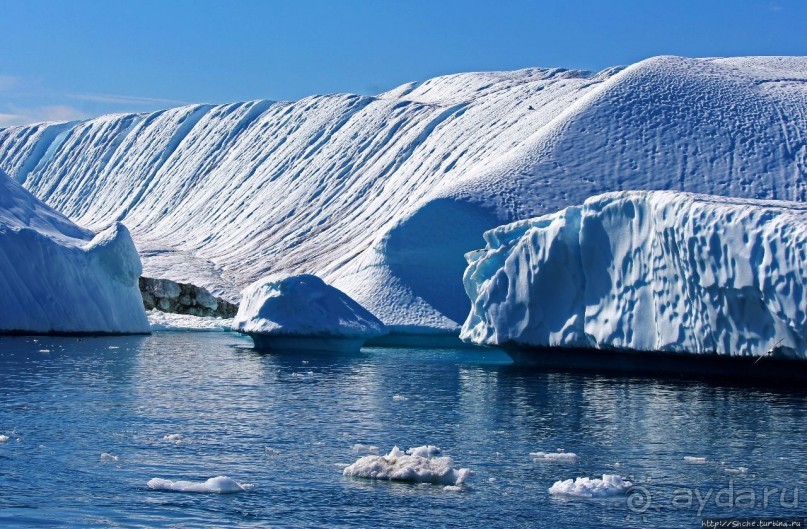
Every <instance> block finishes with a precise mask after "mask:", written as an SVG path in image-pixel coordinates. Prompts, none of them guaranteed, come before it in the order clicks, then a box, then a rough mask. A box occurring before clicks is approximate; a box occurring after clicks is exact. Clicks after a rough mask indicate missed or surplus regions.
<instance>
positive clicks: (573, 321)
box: [461, 191, 807, 368]
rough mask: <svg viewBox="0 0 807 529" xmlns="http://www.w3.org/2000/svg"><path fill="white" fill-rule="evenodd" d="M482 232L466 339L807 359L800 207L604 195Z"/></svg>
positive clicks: (469, 279) (805, 241)
mask: <svg viewBox="0 0 807 529" xmlns="http://www.w3.org/2000/svg"><path fill="white" fill-rule="evenodd" d="M484 237H485V240H486V241H487V245H486V247H485V249H484V250H480V251H476V252H471V253H469V254H468V256H467V258H468V261H469V266H468V269H467V270H466V272H465V276H464V284H465V288H466V291H467V293H468V295H469V297H470V298H471V300H472V310H471V312H470V314H469V315H468V318H467V320H466V321H465V324H464V326H463V329H462V334H461V337H462V338H463V339H465V340H470V341H473V342H474V343H478V344H486V345H503V346H516V347H518V346H525V347H562V348H583V349H607V350H617V351H618V350H629V351H638V352H642V351H651V352H668V353H695V354H700V355H709V356H715V355H716V356H729V357H745V358H757V359H759V358H760V357H763V358H762V361H760V362H759V363H758V364H756V365H757V366H764V365H766V364H767V363H769V361H768V360H766V359H765V358H767V357H772V358H783V359H798V360H804V359H806V358H807V297H805V296H804V292H805V291H806V290H807V275H805V273H804V270H806V269H807V205H805V204H802V203H796V202H786V201H760V200H750V199H737V198H723V197H715V196H709V195H698V194H690V193H677V192H670V191H657V192H638V191H634V192H618V193H607V194H603V195H600V196H596V197H592V198H590V199H588V200H586V201H585V203H583V205H582V206H572V207H569V208H566V209H564V210H562V211H559V212H557V213H553V214H550V215H545V216H542V217H538V218H535V219H531V220H525V221H520V222H516V223H513V224H508V225H506V226H502V227H499V228H496V229H494V230H490V231H488V232H486V233H485V234H484ZM678 356H680V355H678ZM760 368H761V367H760Z"/></svg>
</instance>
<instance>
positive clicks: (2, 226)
mask: <svg viewBox="0 0 807 529" xmlns="http://www.w3.org/2000/svg"><path fill="white" fill-rule="evenodd" d="M140 272H141V265H140V257H139V256H138V254H137V250H136V249H135V246H134V243H133V241H132V238H131V236H130V235H129V231H128V230H127V229H126V227H125V226H124V225H123V224H121V223H119V222H118V223H114V224H113V225H112V226H110V227H108V228H106V229H104V230H102V231H100V232H99V233H97V234H95V233H93V232H91V231H88V230H85V229H83V228H80V227H78V226H76V225H75V224H73V223H72V222H71V221H70V220H68V219H67V218H66V217H64V216H63V215H61V214H59V213H57V212H56V211H54V210H53V209H51V208H50V207H48V206H47V205H45V204H44V203H43V202H41V201H40V200H39V199H37V198H35V197H34V196H33V195H31V194H30V193H29V192H28V191H26V190H25V189H23V188H22V187H21V186H20V185H19V184H18V183H17V182H15V181H13V180H12V179H11V178H10V177H9V176H8V175H6V174H5V173H3V172H2V171H0V292H3V296H2V299H0V333H88V334H89V333H91V334H94V333H105V334H129V333H148V332H150V330H149V324H148V321H147V320H146V314H145V311H144V309H143V302H142V299H141V297H140V290H139V289H138V286H137V280H138V277H139V276H140Z"/></svg>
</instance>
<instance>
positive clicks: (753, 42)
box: [0, 0, 807, 126]
mask: <svg viewBox="0 0 807 529" xmlns="http://www.w3.org/2000/svg"><path fill="white" fill-rule="evenodd" d="M0 42H2V51H0V126H3V125H9V124H14V123H22V122H29V121H34V120H44V119H74V118H81V117H88V116H94V115H99V114H103V113H107V112H122V111H146V110H154V109H158V108H165V107H169V106H176V105H178V104H181V103H183V102H216V103H219V102H222V103H223V102H231V101H242V100H248V99H264V98H265V99H276V100H277V99H281V100H282V99H299V98H301V97H304V96H306V95H310V94H323V93H332V92H353V93H361V94H374V93H378V92H381V91H384V90H388V89H390V88H393V87H395V86H397V85H399V84H402V83H404V82H407V81H412V80H424V79H427V78H429V77H433V76H436V75H441V74H446V73H454V72H462V71H478V70H506V69H516V68H522V67H527V66H553V67H554V66H561V67H566V68H583V69H589V70H598V69H601V68H604V67H607V66H612V65H617V64H629V63H631V62H635V61H637V60H640V59H643V58H646V57H650V56H653V55H659V54H675V55H685V56H690V57H705V56H731V55H807V1H805V0H735V1H730V0H723V1H714V0H669V1H662V0H644V1H618V0H611V1H607V0H603V1H574V0H566V1H560V0H559V1H544V2H541V1H532V2H528V1H508V0H498V1H486V0H466V1H454V0H451V1H441V0H431V1H427V0H423V1H421V0H416V1H391V0H387V1H385V0H375V1H372V0H331V1H313V0H308V1H306V0H293V1H284V2H280V1H269V0H266V1H237V0H230V1H208V0H193V1H190V0H182V1H180V0H174V1H171V0H162V1H153V0H145V1H143V0H138V1H134V0H132V1H130V2H123V1H118V0H104V1H100V0H98V1H90V0H83V1H82V0H71V1H58V0H48V1H41V0H0Z"/></svg>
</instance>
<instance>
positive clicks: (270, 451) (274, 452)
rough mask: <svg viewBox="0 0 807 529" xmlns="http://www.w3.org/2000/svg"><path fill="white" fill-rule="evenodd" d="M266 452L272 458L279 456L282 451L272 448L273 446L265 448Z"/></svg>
mask: <svg viewBox="0 0 807 529" xmlns="http://www.w3.org/2000/svg"><path fill="white" fill-rule="evenodd" d="M264 450H265V451H266V453H267V454H269V455H270V456H276V455H278V454H279V453H280V450H278V449H277V448H272V447H271V446H266V447H264Z"/></svg>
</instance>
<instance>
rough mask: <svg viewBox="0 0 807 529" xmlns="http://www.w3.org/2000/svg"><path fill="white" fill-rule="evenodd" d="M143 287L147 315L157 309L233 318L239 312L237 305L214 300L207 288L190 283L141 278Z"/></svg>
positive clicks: (208, 316) (207, 316)
mask: <svg viewBox="0 0 807 529" xmlns="http://www.w3.org/2000/svg"><path fill="white" fill-rule="evenodd" d="M139 287H140V295H141V296H142V297H143V306H144V307H145V309H146V310H147V311H150V310H154V309H157V310H159V311H162V312H167V313H172V314H187V315H189V316H200V317H204V318H232V317H233V316H235V314H236V312H238V306H237V305H234V304H233V303H230V302H229V301H227V300H225V299H221V298H217V297H215V296H213V295H212V294H210V292H208V290H207V289H206V288H202V287H197V286H195V285H191V284H188V283H177V282H176V281H171V280H170V279H154V278H150V277H141V278H140V280H139Z"/></svg>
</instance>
